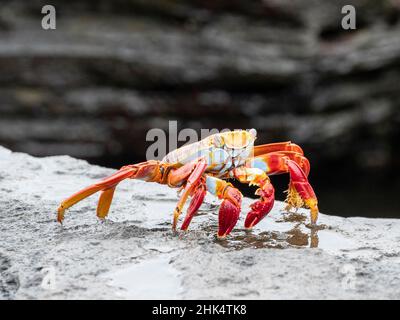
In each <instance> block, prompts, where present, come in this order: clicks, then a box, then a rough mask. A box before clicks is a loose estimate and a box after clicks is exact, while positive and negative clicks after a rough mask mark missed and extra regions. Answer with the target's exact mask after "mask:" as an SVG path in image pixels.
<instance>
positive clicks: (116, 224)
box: [0, 147, 400, 299]
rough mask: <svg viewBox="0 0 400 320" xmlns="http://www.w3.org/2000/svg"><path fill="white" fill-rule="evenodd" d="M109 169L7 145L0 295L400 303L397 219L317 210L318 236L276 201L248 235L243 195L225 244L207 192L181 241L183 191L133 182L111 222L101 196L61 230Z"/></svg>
mask: <svg viewBox="0 0 400 320" xmlns="http://www.w3.org/2000/svg"><path fill="white" fill-rule="evenodd" d="M112 172H113V170H111V169H106V168H101V167H98V166H92V165H89V164H88V163H87V162H85V161H82V160H76V159H73V158H70V157H68V156H58V157H46V158H34V157H31V156H29V155H26V154H21V153H12V152H10V151H9V150H7V149H4V148H2V147H0V235H1V241H0V298H5V299H10V298H11V299H25V298H43V299H47V298H49V299H80V298H82V299H83V298H87V299H102V298H111V299H113V298H121V297H122V298H151V297H154V298H163V297H166V296H167V297H171V298H183V299H201V298H211V299H213V298H225V299H229V298H244V299H247V298H255V299H270V298H274V299H283V298H289V299H301V298H303V299H325V298H333V299H334V298H350V299H351V298H362V299H363V298H365V299H368V298H378V299H379V298H389V299H399V298H400V245H399V242H400V221H398V220H394V219H367V218H347V219H346V218H341V217H334V216H329V215H324V214H321V216H320V219H319V224H320V225H325V226H326V227H323V228H321V230H319V231H314V232H311V230H310V229H309V228H308V227H307V223H308V217H307V218H305V217H306V216H305V214H306V211H304V210H300V211H299V214H283V213H282V212H281V210H282V208H283V206H284V205H283V204H282V203H281V202H277V203H276V205H275V207H274V209H273V211H272V212H271V214H270V215H269V216H268V217H267V218H265V219H264V220H263V221H262V222H261V223H260V224H259V225H258V226H257V227H256V228H255V230H253V231H252V232H248V233H246V232H245V231H244V230H243V221H244V217H245V214H246V212H247V211H248V205H249V203H251V201H252V200H251V199H244V203H243V213H242V215H241V219H240V221H239V222H238V225H237V228H236V229H235V230H234V231H233V232H232V234H231V236H230V237H229V238H228V239H227V240H225V241H217V240H216V238H215V236H214V234H215V231H216V229H217V221H218V220H217V212H218V207H217V204H218V202H219V200H217V199H215V198H213V197H211V196H207V198H206V203H205V204H204V205H203V206H202V208H201V210H200V211H199V215H198V216H197V217H195V219H194V220H193V222H192V224H191V226H190V230H189V232H187V233H180V234H179V235H178V236H176V235H173V233H172V232H171V230H170V227H171V219H172V216H171V214H172V210H173V208H174V204H175V201H177V195H176V190H173V189H169V188H168V187H166V186H161V185H157V184H154V183H145V182H141V181H133V180H129V181H124V182H122V183H121V184H120V186H119V187H118V188H117V192H116V193H115V198H114V201H113V204H112V207H111V211H110V215H109V218H108V220H107V221H106V222H104V223H101V222H99V221H98V220H97V218H96V215H95V207H96V202H97V197H96V196H93V197H91V198H88V199H86V200H85V201H82V202H81V203H79V204H77V205H76V206H74V207H73V208H71V209H70V210H68V211H67V214H66V219H65V222H64V225H63V227H61V226H60V225H59V224H58V223H56V221H55V215H56V208H57V206H58V204H59V202H60V201H61V200H62V199H63V198H65V197H66V196H68V195H70V194H71V193H73V192H75V191H77V190H78V189H80V188H82V187H84V186H86V185H88V184H90V183H93V182H95V181H96V180H98V179H100V178H102V177H104V176H106V175H108V174H110V173H112ZM321 207H322V208H323V204H321ZM360 214H362V212H360ZM377 215H379V212H378V213H377ZM310 247H312V248H310ZM157 279H164V280H163V281H160V280H157ZM139 280H140V281H139ZM156 282H157V283H156ZM157 284H158V286H157ZM153 291H154V292H153ZM153 293H154V294H153Z"/></svg>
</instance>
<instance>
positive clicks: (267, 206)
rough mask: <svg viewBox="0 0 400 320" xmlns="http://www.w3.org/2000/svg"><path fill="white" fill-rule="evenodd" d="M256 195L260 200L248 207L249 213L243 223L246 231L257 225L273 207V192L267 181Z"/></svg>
mask: <svg viewBox="0 0 400 320" xmlns="http://www.w3.org/2000/svg"><path fill="white" fill-rule="evenodd" d="M256 195H259V196H260V200H258V201H256V202H254V203H253V204H251V205H250V208H251V211H250V212H249V213H248V214H247V216H246V220H245V221H244V227H245V228H247V229H250V228H252V227H254V226H255V225H256V224H257V223H259V222H260V221H261V220H262V219H263V218H264V217H265V216H266V215H267V214H268V213H269V212H270V211H271V209H272V207H273V206H274V199H275V190H274V187H273V186H272V184H271V183H270V182H269V180H268V181H265V182H263V183H262V184H261V188H259V189H257V191H256Z"/></svg>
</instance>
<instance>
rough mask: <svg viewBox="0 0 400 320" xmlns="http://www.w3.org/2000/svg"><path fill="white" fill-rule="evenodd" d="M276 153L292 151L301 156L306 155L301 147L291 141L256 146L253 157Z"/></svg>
mask: <svg viewBox="0 0 400 320" xmlns="http://www.w3.org/2000/svg"><path fill="white" fill-rule="evenodd" d="M276 151H292V152H296V153H299V154H301V155H303V154H304V152H303V150H302V149H301V147H300V146H298V145H297V144H295V143H292V142H290V141H287V142H277V143H268V144H261V145H258V146H254V148H253V156H254V157H256V156H259V155H262V154H266V153H270V152H276Z"/></svg>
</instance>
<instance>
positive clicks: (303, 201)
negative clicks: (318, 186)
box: [287, 160, 318, 224]
mask: <svg viewBox="0 0 400 320" xmlns="http://www.w3.org/2000/svg"><path fill="white" fill-rule="evenodd" d="M287 166H288V168H289V173H290V178H291V182H290V185H289V193H288V206H289V207H297V208H298V207H300V206H302V205H304V206H305V207H307V208H309V209H310V211H311V224H315V223H316V222H317V219H318V200H317V197H316V195H315V193H314V190H313V188H312V187H311V185H310V183H309V182H308V179H307V176H306V174H305V173H304V171H303V170H302V169H301V168H300V167H299V165H298V164H297V163H296V162H294V161H292V160H288V161H287Z"/></svg>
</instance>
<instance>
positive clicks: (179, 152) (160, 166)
mask: <svg viewBox="0 0 400 320" xmlns="http://www.w3.org/2000/svg"><path fill="white" fill-rule="evenodd" d="M256 137H257V131H256V130H255V129H250V130H234V131H228V132H222V133H217V134H213V135H210V136H208V137H206V138H205V139H203V140H201V141H199V142H195V143H192V144H188V145H185V146H183V147H181V148H178V149H176V150H174V151H172V152H170V153H169V154H167V155H166V156H165V157H164V158H163V159H162V160H161V161H157V160H148V161H145V162H141V163H137V164H132V165H127V166H123V167H122V168H121V169H119V170H118V171H117V172H116V173H114V174H112V175H111V176H109V177H106V178H104V179H103V180H101V181H99V182H97V183H95V184H93V185H90V186H88V187H86V188H84V189H82V190H80V191H78V192H76V193H75V194H73V195H72V196H70V197H69V198H67V199H65V200H64V201H62V202H61V204H60V206H59V207H58V216H57V220H58V221H59V222H60V223H61V222H62V221H63V219H64V213H65V210H66V209H68V208H70V207H71V206H73V205H74V204H76V203H77V202H79V201H81V200H83V199H85V198H87V197H89V196H91V195H92V194H94V193H96V192H99V191H100V192H101V193H100V197H99V201H98V205H97V217H98V218H100V219H105V218H106V216H107V214H108V212H109V209H110V205H111V201H112V198H113V195H114V191H115V188H116V186H117V185H118V183H120V182H121V181H122V180H124V179H128V178H129V179H140V180H144V181H147V182H157V183H160V184H165V185H168V186H169V187H171V188H179V191H180V193H178V194H179V196H180V198H179V201H178V203H177V205H176V207H175V209H174V212H173V222H172V229H173V230H174V231H176V227H177V224H178V219H179V216H180V215H181V213H182V211H183V207H184V205H185V203H186V202H187V200H188V198H189V197H191V201H190V204H189V206H188V209H187V211H186V215H185V218H184V219H183V222H182V224H181V230H187V229H188V227H189V224H190V222H191V221H192V218H193V217H194V216H195V215H196V212H197V210H198V209H199V207H200V206H201V204H202V202H203V200H204V197H205V195H206V193H207V192H209V193H211V194H213V195H215V196H217V197H218V198H219V199H222V203H221V205H220V208H219V215H218V232H217V237H218V238H225V237H226V236H227V235H229V233H230V232H231V231H232V229H233V228H234V227H235V225H236V223H237V221H238V219H239V214H240V211H241V202H242V197H243V196H242V194H241V192H240V191H239V190H238V189H237V188H235V187H234V186H233V185H232V184H231V183H229V182H228V181H227V180H230V179H236V180H238V181H240V182H241V183H246V184H249V185H255V186H257V187H258V189H257V190H256V192H255V194H256V195H258V196H259V197H260V198H259V199H258V200H257V201H255V202H254V203H253V204H251V205H250V212H249V213H248V214H247V216H246V219H245V222H244V226H245V228H246V229H251V228H252V227H254V226H255V225H256V224H257V223H259V222H260V221H261V220H262V219H263V218H264V217H265V216H266V215H267V214H268V213H269V212H270V211H271V209H272V207H273V205H274V198H275V191H274V187H273V186H272V184H271V181H270V179H269V176H270V175H276V174H284V173H288V174H289V176H290V182H289V188H288V191H287V198H286V203H287V207H286V209H287V210H290V209H292V208H296V209H297V208H300V207H305V208H308V209H310V220H311V225H315V224H316V222H317V219H318V201H317V197H316V195H315V193H314V190H313V188H312V187H311V185H310V183H309V182H308V175H309V172H310V163H309V161H308V160H307V158H305V157H304V153H303V150H302V149H301V147H300V146H298V145H297V144H294V143H292V142H290V141H288V142H279V143H270V144H263V145H257V146H255V145H254V141H255V140H256Z"/></svg>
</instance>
